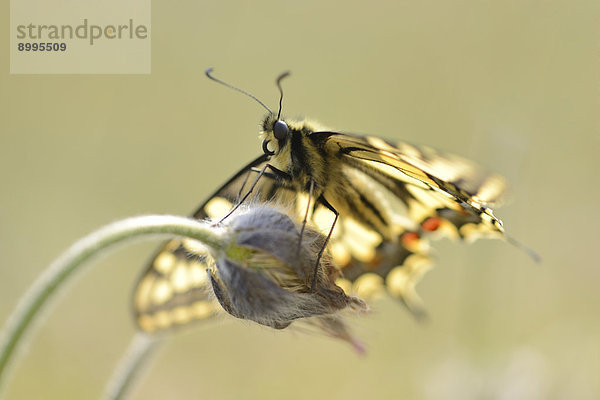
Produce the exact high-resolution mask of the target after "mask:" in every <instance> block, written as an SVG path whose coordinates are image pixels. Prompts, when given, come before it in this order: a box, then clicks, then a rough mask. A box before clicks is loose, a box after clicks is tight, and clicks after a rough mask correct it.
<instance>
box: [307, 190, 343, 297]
mask: <svg viewBox="0 0 600 400" xmlns="http://www.w3.org/2000/svg"><path fill="white" fill-rule="evenodd" d="M319 203H321V204H322V205H324V206H325V207H327V208H328V209H329V211H331V212H332V213H333V214H335V218H334V219H333V223H332V224H331V228H330V229H329V233H328V234H327V237H326V238H325V242H324V243H323V247H321V250H320V251H319V254H318V255H317V262H316V263H315V270H314V272H313V280H312V283H311V285H310V291H311V292H314V290H315V285H316V283H317V273H318V272H319V262H320V261H321V256H322V255H323V252H324V251H325V247H327V243H329V239H331V235H332V234H333V229H334V228H335V224H336V222H337V220H338V217H339V216H340V213H339V212H338V211H337V210H336V209H335V208H334V207H333V206H332V205H331V204H329V202H328V201H327V200H325V197H323V196H322V195H321V197H319Z"/></svg>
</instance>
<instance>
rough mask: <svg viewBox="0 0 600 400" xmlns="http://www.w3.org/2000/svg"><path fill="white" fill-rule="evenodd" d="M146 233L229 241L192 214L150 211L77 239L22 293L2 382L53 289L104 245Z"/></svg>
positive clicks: (218, 244)
mask: <svg viewBox="0 0 600 400" xmlns="http://www.w3.org/2000/svg"><path fill="white" fill-rule="evenodd" d="M146 235H153V236H156V235H162V236H165V235H168V236H184V237H189V238H192V239H196V240H198V241H200V242H202V243H204V244H205V245H207V246H208V247H210V248H212V249H214V250H216V251H223V250H224V248H225V246H226V244H227V242H226V240H225V238H224V237H223V235H221V234H219V232H218V231H217V230H216V229H214V228H212V227H210V226H208V225H207V224H206V223H202V222H199V221H197V220H193V219H190V218H184V217H177V216H169V215H149V216H140V217H132V218H127V219H124V220H121V221H117V222H114V223H112V224H109V225H107V226H105V227H103V228H100V229H98V230H97V231H95V232H92V233H91V234H89V235H87V236H85V237H84V238H82V239H80V240H78V241H77V242H75V243H74V244H73V245H72V246H71V247H70V248H69V249H67V251H65V252H64V253H63V254H61V255H60V256H59V257H58V258H57V259H56V260H55V261H54V262H53V263H52V264H50V267H48V268H47V269H46V270H45V271H44V272H43V273H42V275H41V276H40V277H39V278H38V279H37V280H36V281H35V282H34V283H33V285H32V286H31V287H30V288H29V290H28V291H27V292H26V293H25V294H24V295H23V296H22V297H21V299H20V301H19V303H18V305H17V307H16V308H15V310H14V311H13V313H12V315H11V316H10V317H9V318H8V321H7V322H6V324H5V326H4V328H3V329H2V333H1V335H2V336H1V338H0V386H1V384H2V380H3V378H4V376H5V375H6V374H7V373H8V372H9V370H10V368H8V367H9V365H10V364H9V362H10V361H11V357H12V355H13V354H14V352H15V350H16V349H17V347H18V345H19V344H20V342H21V341H22V338H23V336H24V334H25V333H26V331H27V330H28V328H29V327H30V325H31V323H32V322H33V321H34V319H35V317H36V316H37V315H38V314H39V311H40V310H41V308H42V307H43V306H44V305H45V304H47V301H48V299H49V298H50V297H51V295H52V294H53V293H55V291H56V290H57V289H58V288H59V287H60V285H62V284H63V283H65V281H66V280H67V278H69V277H70V276H71V275H72V273H73V272H75V271H77V270H79V269H80V267H81V266H82V265H83V263H84V262H85V261H87V260H88V259H90V258H91V257H93V256H95V255H98V254H100V253H101V252H102V251H103V250H104V249H106V248H107V247H110V246H112V245H114V244H117V243H122V242H124V241H125V240H128V239H132V238H138V237H140V236H146Z"/></svg>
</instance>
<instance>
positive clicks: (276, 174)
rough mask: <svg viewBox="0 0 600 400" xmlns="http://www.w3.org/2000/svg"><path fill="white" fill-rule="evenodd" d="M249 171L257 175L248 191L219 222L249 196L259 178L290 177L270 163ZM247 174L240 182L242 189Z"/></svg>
mask: <svg viewBox="0 0 600 400" xmlns="http://www.w3.org/2000/svg"><path fill="white" fill-rule="evenodd" d="M267 168H269V169H270V170H272V171H273V173H269V172H266V170H267ZM250 171H254V172H258V176H257V177H256V179H255V180H254V182H253V183H252V185H251V186H250V189H248V191H247V192H246V194H245V195H244V197H242V198H241V199H240V200H239V201H238V202H237V203H236V204H235V206H233V208H232V209H231V210H230V211H229V212H228V213H227V214H226V215H225V216H224V217H223V218H221V220H220V221H219V224H220V223H222V222H223V221H225V220H226V219H227V217H229V216H230V215H231V214H233V213H234V212H235V210H237V209H238V208H239V207H240V206H241V205H242V204H243V203H244V201H246V199H247V198H248V196H250V194H251V193H252V191H253V190H254V188H255V187H256V185H257V184H258V181H259V180H260V178H262V177H268V178H271V179H283V180H291V177H290V176H289V175H288V174H286V173H285V172H283V171H280V170H279V169H277V168H275V167H274V166H272V165H271V164H265V165H264V167H262V168H261V169H260V170H256V169H254V168H252V169H251V170H250ZM249 176H250V175H249V174H248V175H246V178H245V179H244V182H243V183H242V189H243V187H244V186H245V185H246V182H247V180H248V178H249ZM242 189H240V191H239V193H238V197H239V196H240V195H241V193H242Z"/></svg>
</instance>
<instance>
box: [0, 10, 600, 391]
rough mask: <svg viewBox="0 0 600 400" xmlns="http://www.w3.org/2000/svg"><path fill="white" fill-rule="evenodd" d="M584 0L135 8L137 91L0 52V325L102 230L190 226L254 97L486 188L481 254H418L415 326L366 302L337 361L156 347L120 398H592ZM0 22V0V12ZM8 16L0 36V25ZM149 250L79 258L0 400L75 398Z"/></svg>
mask: <svg viewBox="0 0 600 400" xmlns="http://www.w3.org/2000/svg"><path fill="white" fill-rule="evenodd" d="M599 4H600V3H598V2H597V1H521V0H518V1H515V0H513V1H479V0H465V1H450V2H445V1H422V2H417V1H404V0H402V1H373V2H370V3H369V4H368V5H367V3H359V2H356V3H351V2H341V1H333V0H320V1H316V0H310V1H298V2H293V1H283V2H275V1H271V2H269V1H262V0H261V1H254V2H240V3H232V2H206V1H183V2H154V3H153V7H152V15H153V19H152V74H151V75H148V76H116V75H112V76H111V75H106V76H89V75H81V76H60V75H57V76H26V75H22V76H19V75H9V74H8V66H9V60H8V54H9V52H8V43H9V41H8V37H7V36H8V33H9V32H8V30H7V29H5V30H3V32H2V33H1V34H0V35H1V37H2V38H3V40H0V50H1V51H0V54H1V56H0V57H2V58H3V63H2V68H3V72H2V74H1V76H0V79H1V90H0V182H1V188H0V221H1V222H0V271H1V272H0V273H1V275H0V276H1V279H0V295H1V302H0V323H2V324H3V323H4V321H5V319H6V317H7V316H8V315H9V313H10V312H11V310H12V308H13V307H14V306H15V305H16V303H17V300H18V299H19V297H20V296H21V295H22V294H23V293H24V291H25V290H26V289H27V288H28V287H29V286H30V285H31V283H32V282H33V281H34V279H35V278H36V277H37V276H38V275H39V274H40V273H41V272H42V271H43V270H44V268H45V267H46V266H47V265H48V264H49V263H50V262H51V261H52V259H53V258H55V257H56V256H57V255H58V254H59V253H60V252H62V251H63V250H64V249H65V248H66V247H67V246H69V245H70V244H71V243H73V242H74V241H75V240H76V239H77V238H79V237H81V236H82V235H85V234H86V233H88V232H90V231H92V230H94V229H95V228H98V227H100V226H101V225H104V224H106V223H109V222H111V221H114V220H117V219H120V218H124V217H127V216H132V215H139V214H149V213H174V214H180V215H186V214H188V213H189V212H191V211H192V210H193V209H194V208H195V207H196V206H197V205H198V204H199V203H200V201H202V200H203V199H204V198H205V197H206V196H207V195H209V194H210V193H211V192H212V191H213V190H214V189H215V188H216V187H217V186H218V185H219V184H221V183H222V182H224V181H225V180H226V179H227V178H228V177H229V176H230V175H231V174H232V173H234V172H235V171H237V170H238V169H239V167H241V166H242V165H243V164H245V163H246V162H248V161H249V160H251V159H253V158H254V157H256V156H257V155H258V154H260V152H261V150H260V143H259V141H258V139H257V132H258V123H259V122H260V120H261V118H262V116H263V110H262V109H261V108H260V107H259V106H258V105H257V104H255V103H254V102H253V101H251V100H249V99H248V98H245V97H244V96H241V95H239V94H237V93H235V92H233V91H231V90H228V89H226V88H223V87H222V86H219V85H216V84H215V83H213V82H210V81H209V80H208V79H206V78H205V76H204V74H203V71H204V69H206V68H207V67H209V66H212V67H215V68H216V72H215V73H216V74H217V75H218V76H219V77H221V78H223V79H226V80H227V81H229V82H232V83H234V84H236V85H239V86H240V87H242V88H244V89H246V90H249V91H251V92H252V93H253V94H255V95H256V96H258V97H259V98H260V99H262V100H263V101H264V102H266V103H267V104H268V105H271V106H272V107H275V105H276V102H277V90H276V88H275V85H274V83H273V82H274V79H275V77H276V76H277V75H278V74H279V73H280V72H282V71H284V70H288V69H289V70H291V71H292V73H293V75H292V77H291V78H289V79H287V80H286V81H285V83H284V87H285V94H286V97H285V100H284V114H286V115H288V116H307V117H311V118H313V119H316V120H318V121H320V122H322V123H323V124H326V125H327V126H330V127H333V128H336V129H339V130H344V131H348V132H357V133H370V134H376V135H379V136H383V137H387V138H390V139H397V140H400V139H401V140H406V141H409V142H413V143H421V144H428V145H432V146H434V147H437V148H440V149H443V150H446V151H450V152H454V153H458V154H462V155H464V156H467V157H470V158H472V159H475V160H477V161H478V162H480V163H481V164H483V165H485V166H486V167H488V168H490V169H491V170H494V171H498V172H500V173H502V174H504V175H505V176H506V177H507V178H508V181H509V182H510V184H511V198H512V202H510V203H509V204H507V205H505V206H504V207H503V208H501V209H499V210H498V211H497V215H498V216H499V217H500V218H501V219H502V220H503V221H504V223H505V227H506V229H507V232H508V233H509V234H510V235H511V236H513V237H515V238H517V239H518V240H520V241H522V242H523V243H525V244H527V245H528V246H530V247H532V248H533V249H535V250H537V251H538V252H539V253H540V254H541V255H542V257H543V263H541V264H535V263H534V262H533V261H532V260H531V259H529V258H528V257H527V255H526V254H524V253H523V252H521V251H519V250H518V249H517V248H515V247H513V246H511V245H509V244H507V243H504V242H501V241H479V242H476V243H475V244H473V245H465V244H462V243H453V242H450V241H440V242H436V244H435V247H436V248H437V264H436V268H435V269H434V270H433V271H432V272H430V273H429V274H427V275H426V276H425V278H424V280H423V281H422V282H421V284H420V285H419V287H418V289H419V292H420V294H421V295H422V297H423V299H424V300H425V302H426V303H427V306H428V309H429V311H430V313H431V321H430V322H429V323H428V324H425V325H420V324H418V323H416V322H415V321H414V320H413V319H412V318H411V317H410V316H409V315H408V314H407V313H406V312H405V310H404V309H403V308H402V307H400V306H399V305H397V304H395V303H394V302H392V301H391V300H388V299H382V300H380V301H378V302H376V303H373V304H372V308H373V311H374V312H373V313H372V314H371V315H369V316H366V317H363V318H360V319H358V320H356V321H354V322H353V326H354V328H355V329H356V331H357V333H358V335H359V336H361V337H362V338H363V339H364V340H365V341H366V342H367V343H368V354H367V356H366V357H359V356H357V355H356V354H354V353H353V352H352V350H351V349H350V348H349V347H348V346H347V345H345V344H343V343H341V342H337V341H335V340H331V339H328V338H325V337H320V336H317V335H305V334H303V333H301V332H289V331H283V332H275V331H272V330H269V329H267V328H263V327H258V326H255V325H253V324H250V323H244V322H240V321H234V322H222V323H218V324H210V325H206V326H199V327H198V328H196V329H193V330H191V331H189V332H188V333H183V334H179V335H176V336H174V337H172V338H171V339H170V340H168V342H167V343H166V344H165V346H164V347H163V348H162V350H161V351H160V352H159V353H158V355H157V357H156V358H155V360H154V363H153V364H152V366H151V367H150V368H149V369H148V372H147V375H146V376H145V378H144V379H143V381H142V382H141V384H140V385H139V386H138V388H137V391H136V392H135V395H134V396H133V398H135V399H164V398H181V399H184V398H185V399H187V398H203V399H237V398H248V399H279V398H283V397H286V398H290V399H307V398H332V399H335V398H340V399H341V398H343V399H363V398H381V399H387V398H403V399H466V398H467V399H475V398H477V399H482V398H486V399H517V398H518V399H597V398H600V321H599V315H600V290H599V289H598V282H599V281H600V268H598V264H599V263H598V261H597V256H596V251H594V248H595V247H596V246H598V239H600V236H599V234H598V228H597V227H596V226H595V225H594V223H597V222H598V220H599V216H600V215H599V212H598V199H599V197H600V189H599V188H598V172H599V169H600V168H599V167H600V161H599V160H598V154H599V150H600V135H599V124H598V122H599V118H598V115H599V113H598V111H599V110H600V108H599V107H600V100H599V92H598V89H599V85H598V84H599V79H598V78H599V77H598V72H599V71H600V69H599V67H600V63H599V58H598V38H599V37H600V36H599V28H598V27H599V26H600V25H598V21H599V20H600V19H599V17H600V7H599ZM3 9H4V10H3V11H4V15H5V19H6V20H7V19H8V2H6V3H4V5H3ZM7 22H8V21H7ZM155 247H156V243H148V242H144V243H139V244H134V245H132V246H129V247H126V248H122V249H120V250H118V251H116V252H114V253H113V254H111V255H109V256H107V257H104V258H103V259H101V260H100V261H98V262H96V263H95V264H94V268H92V269H90V270H89V271H88V273H87V274H85V275H83V276H82V277H81V279H79V280H77V281H76V284H74V285H70V286H69V288H68V290H66V291H65V292H64V294H63V295H62V296H60V299H59V301H57V302H55V307H54V308H53V309H52V311H51V312H48V313H47V318H46V319H45V321H44V322H43V323H42V324H40V327H39V329H38V330H37V331H36V333H35V335H34V336H33V337H32V341H31V345H30V346H29V349H28V351H27V352H25V353H23V357H22V358H21V359H20V360H19V362H18V365H17V368H16V370H15V371H14V373H13V374H12V379H11V381H10V382H9V383H8V385H7V386H6V387H5V390H6V391H5V394H6V396H7V398H8V399H41V398H43V399H91V398H97V397H98V395H99V394H100V393H101V391H102V389H103V386H104V384H105V382H106V380H107V379H108V377H109V376H110V374H111V371H112V369H113V367H114V365H115V363H116V361H117V360H118V359H119V357H120V356H121V354H122V353H123V351H124V350H125V348H126V346H127V344H128V342H129V340H130V339H131V337H132V335H133V334H134V327H133V324H132V321H131V318H130V313H129V307H130V305H129V304H130V303H129V302H130V292H131V288H132V286H133V284H134V281H135V279H136V277H137V275H138V274H139V273H140V272H141V270H142V269H143V265H144V264H145V262H146V260H147V258H148V257H149V255H150V254H151V253H152V252H153V250H154V248H155Z"/></svg>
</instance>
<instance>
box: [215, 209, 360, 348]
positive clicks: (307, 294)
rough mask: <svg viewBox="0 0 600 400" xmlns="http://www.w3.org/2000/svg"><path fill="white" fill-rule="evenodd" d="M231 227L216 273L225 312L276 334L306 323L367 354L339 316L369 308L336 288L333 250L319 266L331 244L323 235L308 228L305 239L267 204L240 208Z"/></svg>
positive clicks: (228, 225)
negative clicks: (274, 330) (327, 242)
mask: <svg viewBox="0 0 600 400" xmlns="http://www.w3.org/2000/svg"><path fill="white" fill-rule="evenodd" d="M225 225H226V232H227V233H226V235H228V238H229V241H230V242H229V245H228V247H227V248H226V249H225V250H224V251H221V252H220V253H219V254H217V255H216V257H215V259H216V268H215V269H213V270H211V271H210V280H211V284H212V288H213V290H214V293H215V296H216V298H217V300H218V301H219V303H220V304H221V306H222V307H223V308H224V309H225V311H227V312H228V313H229V314H231V315H233V316H234V317H237V318H241V319H248V320H252V321H255V322H257V323H259V324H261V325H266V326H269V327H272V328H275V329H283V328H286V327H287V326H289V325H290V324H291V323H292V322H294V321H296V320H300V319H302V320H306V321H307V322H309V323H310V324H311V325H313V326H317V327H318V328H319V329H320V330H322V331H325V332H326V333H327V334H329V335H331V336H335V337H338V338H341V339H344V340H347V341H349V342H351V343H352V344H353V345H354V346H355V348H356V349H357V350H359V351H362V347H361V346H360V345H359V344H358V342H357V341H356V340H354V339H353V338H352V337H351V335H350V334H349V333H348V331H347V328H346V325H345V324H344V323H343V321H342V320H341V318H340V317H339V315H338V313H339V311H341V310H345V309H350V310H355V311H365V310H367V305H366V304H365V303H364V302H363V301H362V300H360V299H358V298H356V297H352V296H348V295H346V293H344V291H343V289H342V288H340V287H339V286H337V285H336V284H335V279H336V278H337V276H338V275H339V272H338V271H337V270H336V269H335V267H334V266H333V264H332V263H331V259H330V257H329V254H328V253H327V251H325V252H323V255H322V257H321V259H320V260H319V264H318V265H317V258H318V254H319V252H320V251H321V249H322V248H323V246H324V244H325V237H324V236H323V235H322V234H320V233H319V232H317V231H315V230H314V229H311V228H310V227H309V226H306V227H305V229H304V232H303V234H302V237H300V226H298V225H297V224H296V223H295V222H294V221H293V220H292V219H291V218H290V217H289V216H288V215H287V214H285V213H283V212H282V211H280V210H278V209H276V208H273V207H270V206H265V205H258V206H252V207H244V208H242V207H240V209H239V210H238V211H236V212H235V213H234V214H232V215H231V216H230V217H228V218H227V219H226V220H225ZM315 268H317V279H316V282H315V284H314V287H313V285H312V279H313V274H314V271H315ZM311 287H313V289H312V290H311ZM307 319H308V320H307Z"/></svg>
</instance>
